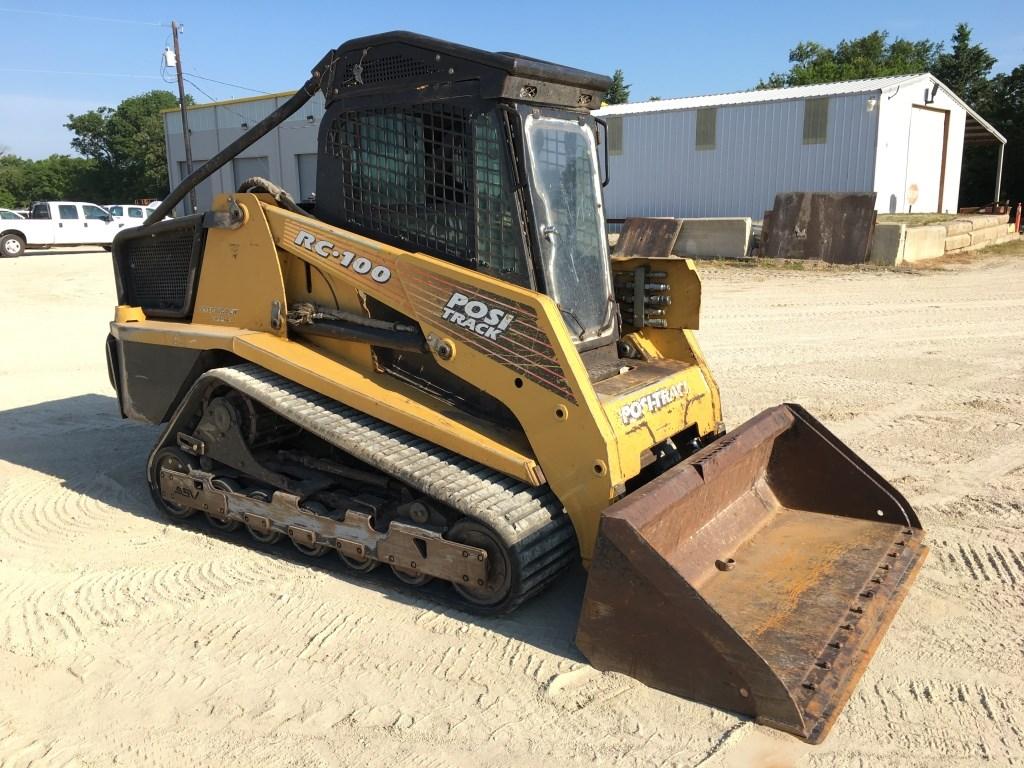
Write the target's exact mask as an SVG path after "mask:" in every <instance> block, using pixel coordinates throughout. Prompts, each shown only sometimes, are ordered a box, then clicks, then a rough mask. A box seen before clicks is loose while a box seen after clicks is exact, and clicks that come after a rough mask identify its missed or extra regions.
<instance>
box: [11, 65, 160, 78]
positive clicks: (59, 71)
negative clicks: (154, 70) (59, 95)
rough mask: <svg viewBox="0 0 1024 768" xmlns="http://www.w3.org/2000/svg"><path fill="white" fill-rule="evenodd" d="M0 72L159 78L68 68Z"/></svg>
mask: <svg viewBox="0 0 1024 768" xmlns="http://www.w3.org/2000/svg"><path fill="white" fill-rule="evenodd" d="M0 72H21V73H24V74H29V75H87V76H89V77H132V78H136V79H140V80H159V79H160V78H159V77H157V76H156V75H131V74H127V73H124V72H82V71H81V70H77V69H76V70H70V69H16V68H14V67H0Z"/></svg>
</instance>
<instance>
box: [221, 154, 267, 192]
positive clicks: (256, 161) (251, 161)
mask: <svg viewBox="0 0 1024 768" xmlns="http://www.w3.org/2000/svg"><path fill="white" fill-rule="evenodd" d="M231 165H232V167H233V168H234V172H235V189H238V185H239V184H241V183H242V182H243V181H246V180H248V179H251V178H253V177H254V176H259V177H260V178H263V179H269V178H270V159H269V158H268V157H267V156H266V155H264V156H263V157H236V158H235V159H234V160H232V161H231Z"/></svg>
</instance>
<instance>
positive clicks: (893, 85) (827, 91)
mask: <svg viewBox="0 0 1024 768" xmlns="http://www.w3.org/2000/svg"><path fill="white" fill-rule="evenodd" d="M922 80H928V81H930V82H932V83H934V84H936V85H938V86H939V87H940V88H941V89H942V90H943V91H944V92H945V93H946V94H947V95H948V96H949V97H950V98H952V99H953V100H954V101H955V102H957V104H959V105H960V106H961V107H963V108H964V109H965V110H967V115H968V117H969V118H970V120H969V121H968V125H967V138H968V140H974V141H979V140H984V138H985V136H984V134H986V133H987V134H990V135H991V136H992V137H993V138H995V139H996V141H998V142H1000V143H1001V144H1005V143H1006V138H1005V137H1004V136H1003V135H1002V134H1001V133H999V131H997V130H996V129H995V128H993V127H992V126H991V125H990V124H989V123H988V122H986V121H985V119H984V118H982V116H981V115H979V114H978V113H977V112H975V111H974V110H973V109H971V108H970V107H969V106H967V104H966V103H965V102H964V101H963V99H961V98H960V97H959V96H957V95H956V94H955V93H953V91H951V90H950V89H949V88H948V87H947V86H946V85H944V84H943V83H942V82H941V81H940V80H939V79H938V78H937V77H935V75H932V74H930V73H928V72H922V73H920V74H916V75H895V76H892V77H873V78H869V79H866V80H844V81H842V82H838V83H820V84H816V85H798V86H794V87H792V88H765V89H763V90H753V91H735V92H733V93H713V94H709V95H707V96H687V97H685V98H681V99H659V100H657V101H642V102H637V103H635V104H614V105H610V106H605V107H601V109H599V110H596V111H595V113H594V114H595V115H597V116H598V117H611V116H615V115H638V114H644V113H648V112H676V111H681V110H685V109H700V108H702V107H726V106H734V105H738V104H763V103H767V102H772V101H788V100H791V99H813V98H817V97H820V96H843V95H847V94H855V93H878V92H881V91H889V90H894V89H897V88H900V87H902V86H908V85H912V84H913V83H916V82H920V81H922ZM971 121H973V123H974V124H973V125H972V123H971Z"/></svg>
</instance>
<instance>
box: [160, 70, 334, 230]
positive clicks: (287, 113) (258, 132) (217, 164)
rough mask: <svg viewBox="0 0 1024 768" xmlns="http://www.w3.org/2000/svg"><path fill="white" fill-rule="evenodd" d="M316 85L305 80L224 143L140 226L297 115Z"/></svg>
mask: <svg viewBox="0 0 1024 768" xmlns="http://www.w3.org/2000/svg"><path fill="white" fill-rule="evenodd" d="M319 85H320V78H319V77H316V76H314V77H311V78H309V80H307V81H306V82H305V84H304V85H303V86H302V87H301V88H300V89H299V90H298V91H296V92H295V95H294V96H292V97H291V98H290V99H288V101H286V102H285V103H284V104H282V105H281V106H280V107H278V108H277V109H275V110H274V111H273V112H271V113H270V114H269V115H267V116H266V117H265V118H263V119H262V120H260V121H259V122H258V123H256V125H254V126H253V127H252V128H250V129H249V130H248V131H246V132H245V133H243V134H242V135H241V136H239V137H238V138H237V139H235V141H233V142H231V143H230V144H228V145H227V146H226V147H224V149H222V150H221V151H220V152H218V153H217V154H216V155H214V156H213V157H211V158H210V159H209V160H207V161H206V162H205V163H203V164H202V165H201V166H199V167H198V168H196V169H195V170H194V171H192V173H190V174H189V175H188V176H187V177H186V178H185V179H183V180H182V182H181V184H179V185H178V186H177V187H175V188H174V191H172V192H171V194H170V195H168V196H167V198H166V199H165V200H164V201H163V202H162V203H160V205H158V206H157V207H156V208H155V209H154V210H153V212H152V213H151V214H149V218H147V219H146V221H145V224H144V225H143V226H145V225H148V224H154V223H156V222H158V221H161V220H162V219H163V218H164V216H166V215H167V214H168V212H170V211H171V210H173V209H174V206H176V205H177V204H178V203H180V202H181V201H182V200H184V199H185V195H187V194H188V193H189V192H190V191H192V190H193V189H194V188H195V187H197V186H199V184H200V183H201V182H202V181H204V180H205V179H207V178H209V177H210V176H211V175H212V174H213V172H214V171H216V170H218V169H219V168H221V167H222V166H223V165H224V164H225V163H227V162H228V160H230V159H231V158H233V157H235V156H236V155H237V154H238V153H239V152H242V151H244V150H245V149H247V148H248V147H251V146H252V145H253V144H255V143H256V142H257V141H259V140H260V139H262V138H263V137H264V136H266V135H267V134H268V133H270V132H271V131H272V130H274V129H275V128H277V126H279V125H280V124H281V123H283V122H284V121H285V120H287V119H288V118H289V117H291V116H292V115H294V114H295V113H296V112H298V111H299V107H301V106H302V105H303V104H305V103H306V102H307V101H309V100H310V98H312V96H313V94H315V93H316V91H317V88H318V87H319Z"/></svg>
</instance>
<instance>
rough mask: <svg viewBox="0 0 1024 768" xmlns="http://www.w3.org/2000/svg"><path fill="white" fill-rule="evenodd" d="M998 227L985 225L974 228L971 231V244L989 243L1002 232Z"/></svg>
mask: <svg viewBox="0 0 1024 768" xmlns="http://www.w3.org/2000/svg"><path fill="white" fill-rule="evenodd" d="M1000 229H1001V228H1000V227H985V228H984V229H976V230H974V231H973V232H971V245H987V244H989V243H991V242H992V241H993V240H995V239H996V238H997V237H999V236H1000V235H1002V234H1004V233H1003V232H1001V231H1000Z"/></svg>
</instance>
